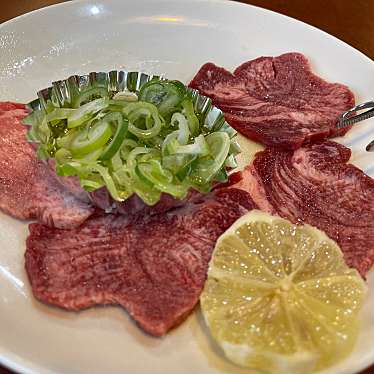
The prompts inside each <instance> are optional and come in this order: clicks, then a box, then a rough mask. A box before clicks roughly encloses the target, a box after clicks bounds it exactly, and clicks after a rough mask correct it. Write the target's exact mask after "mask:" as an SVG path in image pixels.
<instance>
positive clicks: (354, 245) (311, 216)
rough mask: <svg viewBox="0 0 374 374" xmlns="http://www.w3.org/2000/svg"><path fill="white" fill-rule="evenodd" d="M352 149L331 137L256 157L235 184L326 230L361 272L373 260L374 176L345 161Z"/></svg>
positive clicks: (265, 204) (270, 208)
mask: <svg viewBox="0 0 374 374" xmlns="http://www.w3.org/2000/svg"><path fill="white" fill-rule="evenodd" d="M350 156H351V151H350V150H349V149H348V148H346V147H344V146H343V145H340V144H338V143H335V142H332V141H324V142H319V143H316V144H311V145H307V146H304V147H302V148H300V149H298V150H296V151H294V152H293V151H281V150H277V149H274V148H273V149H271V148H268V149H266V150H265V151H262V152H259V153H258V154H257V155H256V158H255V159H254V161H253V163H252V164H251V165H250V166H249V167H248V168H247V170H245V172H244V177H243V180H242V181H241V182H239V183H238V184H237V185H235V187H237V188H243V189H245V190H246V191H248V192H249V193H250V194H251V196H252V198H253V200H254V202H255V203H256V204H257V205H258V207H259V208H260V209H262V210H264V211H267V212H269V213H271V214H278V215H280V216H281V217H284V218H287V219H289V220H290V221H292V222H294V223H298V222H304V223H308V224H310V225H312V226H315V227H318V228H319V229H321V230H323V231H324V232H326V234H327V235H328V236H329V237H330V238H331V239H333V240H335V241H336V242H337V243H338V244H339V246H340V248H341V249H342V251H343V253H344V256H345V260H346V262H347V264H348V265H349V266H351V267H355V268H356V269H357V270H358V271H359V272H360V273H361V274H362V275H363V276H365V274H366V273H367V272H368V270H370V268H371V267H372V265H373V263H374V180H373V179H371V178H370V177H369V176H367V175H366V174H364V173H363V172H362V171H361V170H360V169H358V168H357V167H355V166H353V165H351V164H347V162H348V160H349V158H350Z"/></svg>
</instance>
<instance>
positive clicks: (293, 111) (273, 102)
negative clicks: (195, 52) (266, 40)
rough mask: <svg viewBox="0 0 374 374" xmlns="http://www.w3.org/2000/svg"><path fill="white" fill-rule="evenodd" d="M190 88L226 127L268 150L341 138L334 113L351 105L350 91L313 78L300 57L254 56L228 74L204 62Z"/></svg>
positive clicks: (345, 130)
mask: <svg viewBox="0 0 374 374" xmlns="http://www.w3.org/2000/svg"><path fill="white" fill-rule="evenodd" d="M190 87H192V88H195V89H197V90H199V91H200V93H201V94H203V95H206V96H208V97H210V98H211V99H212V101H213V103H214V105H216V106H217V107H219V108H220V109H221V110H222V111H223V112H224V114H225V118H226V120H227V122H228V123H230V125H231V126H233V127H234V128H235V129H236V130H238V131H239V132H240V133H242V134H243V135H245V136H247V137H248V138H250V139H252V140H255V141H258V142H261V143H263V144H265V145H269V146H277V147H282V148H286V149H297V148H299V147H300V146H301V145H302V144H303V143H307V142H309V141H311V140H321V139H324V138H328V137H332V136H337V135H343V134H345V133H346V132H347V131H348V128H345V129H341V130H338V129H336V127H335V124H336V122H337V119H338V117H339V115H340V114H341V113H342V112H344V111H346V110H348V109H350V108H352V107H353V106H354V103H355V101H354V96H353V94H352V92H351V91H350V90H349V89H348V88H347V87H346V86H343V85H341V84H337V83H328V82H326V81H324V80H323V79H321V78H320V77H318V76H316V75H315V74H313V72H312V70H311V67H310V65H309V62H308V60H307V59H306V57H305V56H304V55H302V54H300V53H286V54H283V55H281V56H278V57H260V58H257V59H255V60H252V61H248V62H246V63H244V64H242V65H240V66H239V67H238V68H237V69H236V70H235V71H234V73H233V74H231V73H230V72H229V71H227V70H225V69H223V68H220V67H217V66H216V65H214V64H212V63H207V64H205V65H203V66H202V67H201V69H200V70H199V72H198V73H197V74H196V76H195V77H194V79H193V80H192V81H191V83H190Z"/></svg>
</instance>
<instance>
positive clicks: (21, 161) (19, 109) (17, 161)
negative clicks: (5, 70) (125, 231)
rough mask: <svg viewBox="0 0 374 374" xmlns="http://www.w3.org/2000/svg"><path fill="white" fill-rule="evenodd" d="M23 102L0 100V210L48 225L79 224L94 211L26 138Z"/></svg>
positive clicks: (66, 226) (25, 113)
mask: <svg viewBox="0 0 374 374" xmlns="http://www.w3.org/2000/svg"><path fill="white" fill-rule="evenodd" d="M27 113H28V111H27V109H26V107H25V106H24V105H23V104H14V103H10V102H0V209H1V210H3V211H4V212H6V213H8V214H10V215H11V216H13V217H16V218H20V219H37V220H38V221H40V222H42V223H45V224H47V225H50V226H56V227H60V228H69V227H74V226H77V225H79V224H81V223H82V222H83V221H84V220H85V219H87V218H88V217H89V216H90V215H91V214H92V213H93V211H94V209H93V208H92V206H91V205H90V204H89V203H87V202H83V201H80V200H79V199H77V198H76V197H75V196H74V195H73V194H72V193H70V192H69V191H67V190H66V188H65V187H64V186H63V185H62V184H61V183H60V182H59V181H58V179H57V177H56V175H55V174H54V172H53V171H52V170H51V169H50V168H48V167H47V166H46V164H44V163H43V162H41V161H39V160H38V159H37V157H36V154H35V150H34V149H33V148H32V147H31V145H30V144H29V143H28V142H27V141H26V137H25V136H26V130H27V129H26V126H24V125H22V123H21V120H22V119H23V118H24V117H25V116H26V115H27Z"/></svg>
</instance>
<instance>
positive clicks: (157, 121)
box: [123, 102, 162, 139]
mask: <svg viewBox="0 0 374 374" xmlns="http://www.w3.org/2000/svg"><path fill="white" fill-rule="evenodd" d="M123 113H124V114H125V115H126V116H127V117H128V119H129V126H128V130H129V132H131V133H132V134H134V135H135V136H137V137H138V138H140V139H149V138H153V137H155V136H156V135H158V133H159V132H160V131H161V126H162V122H161V118H160V116H159V114H158V111H157V108H156V107H155V106H154V105H152V104H149V103H144V102H137V103H132V104H129V105H128V106H126V107H125V108H124V109H123ZM141 126H143V128H141Z"/></svg>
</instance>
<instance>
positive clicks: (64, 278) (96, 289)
mask: <svg viewBox="0 0 374 374" xmlns="http://www.w3.org/2000/svg"><path fill="white" fill-rule="evenodd" d="M253 208H255V205H254V203H253V201H252V199H251V198H250V196H249V194H248V193H246V192H245V191H242V190H238V189H235V188H231V189H226V188H223V189H218V190H216V191H214V192H212V193H210V194H209V195H206V196H204V197H200V196H197V198H196V199H195V200H194V201H189V202H188V204H186V205H185V206H184V207H181V208H178V209H175V210H172V211H169V212H167V213H163V214H159V215H155V216H152V217H148V218H142V219H140V220H139V221H138V222H136V223H134V224H130V225H128V224H127V220H126V217H124V216H122V215H113V214H107V215H103V216H101V217H91V218H90V219H88V220H87V221H86V222H84V223H83V224H82V225H81V226H80V227H78V228H75V229H72V230H59V229H55V228H50V227H47V226H44V225H41V224H31V225H30V235H29V237H28V239H27V250H26V255H25V256H26V271H27V274H28V276H29V279H30V283H31V286H32V290H33V293H34V295H35V297H36V298H37V299H39V300H40V301H43V302H46V303H49V304H53V305H56V306H59V307H62V308H66V309H69V310H80V309H84V308H88V307H90V306H93V305H97V304H119V305H122V306H123V307H124V308H126V309H127V311H128V312H129V314H130V315H131V316H132V318H133V319H134V320H135V321H136V322H137V323H138V324H139V325H140V327H141V328H142V329H143V330H145V331H146V332H148V333H149V334H152V335H155V336H161V335H163V334H165V333H166V332H167V331H168V330H169V329H170V328H172V327H173V326H175V325H177V324H179V323H180V322H181V321H182V320H183V319H184V318H185V317H186V316H187V315H188V314H189V313H190V312H191V311H192V309H193V308H194V306H195V305H196V303H197V302H198V300H199V296H200V293H201V291H202V288H203V286H204V282H205V279H206V274H207V270H208V262H209V260H210V257H211V254H212V251H213V248H214V245H215V242H216V240H217V238H218V237H219V236H220V235H221V234H222V233H223V232H224V231H225V230H226V229H227V228H228V227H229V226H230V225H231V224H232V223H233V222H234V221H235V220H236V219H237V218H239V217H240V216H242V215H243V214H245V213H246V212H247V211H249V210H251V209H253Z"/></svg>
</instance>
